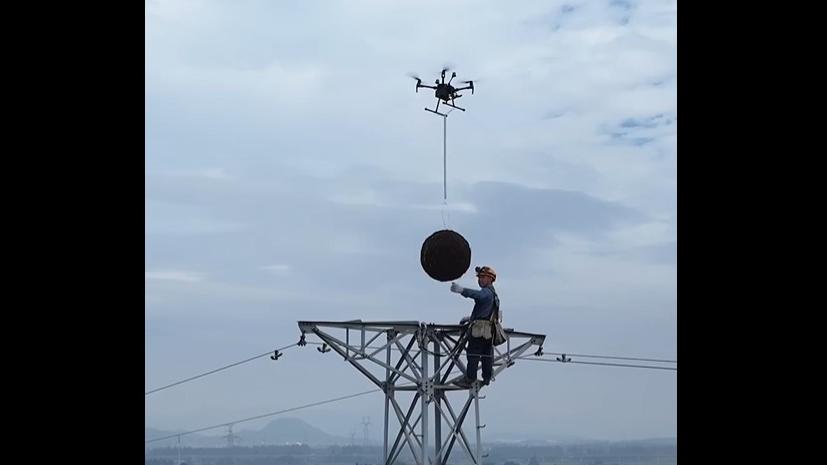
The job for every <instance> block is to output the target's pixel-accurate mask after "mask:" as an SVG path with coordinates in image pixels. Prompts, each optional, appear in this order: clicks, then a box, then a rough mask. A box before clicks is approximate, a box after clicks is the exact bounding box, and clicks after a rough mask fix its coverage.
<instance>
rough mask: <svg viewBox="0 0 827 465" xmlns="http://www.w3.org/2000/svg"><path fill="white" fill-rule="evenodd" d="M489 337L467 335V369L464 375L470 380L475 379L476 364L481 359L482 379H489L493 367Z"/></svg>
mask: <svg viewBox="0 0 827 465" xmlns="http://www.w3.org/2000/svg"><path fill="white" fill-rule="evenodd" d="M491 342H492V340H491V339H485V338H481V337H470V336H469V337H468V349H467V350H466V355H467V357H468V367H467V368H468V369H467V370H466V372H465V376H467V377H468V379H470V380H474V379H477V364H478V363H479V362H480V361H482V380H483V381H490V380H491V372H492V371H493V367H494V357H493V355H494V345H493V344H492V343H491Z"/></svg>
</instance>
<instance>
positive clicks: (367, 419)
mask: <svg viewBox="0 0 827 465" xmlns="http://www.w3.org/2000/svg"><path fill="white" fill-rule="evenodd" d="M369 427H370V417H362V432H363V434H364V438H363V440H362V441H363V444H362V445H363V446H365V447H367V446H368V445H369V444H370V439H369V438H370V437H369V436H368V428H369Z"/></svg>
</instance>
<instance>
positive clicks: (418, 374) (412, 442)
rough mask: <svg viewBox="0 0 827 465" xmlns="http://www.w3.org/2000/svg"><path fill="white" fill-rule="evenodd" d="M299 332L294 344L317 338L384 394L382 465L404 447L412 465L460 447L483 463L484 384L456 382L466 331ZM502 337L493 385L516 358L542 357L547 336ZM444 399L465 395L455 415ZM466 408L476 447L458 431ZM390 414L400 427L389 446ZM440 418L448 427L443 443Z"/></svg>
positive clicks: (389, 324) (348, 327)
mask: <svg viewBox="0 0 827 465" xmlns="http://www.w3.org/2000/svg"><path fill="white" fill-rule="evenodd" d="M299 329H300V330H301V332H302V336H301V340H300V342H299V345H304V344H305V343H306V340H305V334H314V335H316V336H317V337H318V338H319V339H320V340H321V342H322V346H321V347H318V348H317V349H318V350H319V352H322V353H327V352H330V351H331V350H333V351H335V352H336V353H337V354H339V355H340V356H342V357H343V359H344V360H345V361H347V362H349V363H350V364H351V365H353V367H354V368H356V369H357V370H358V371H359V372H360V373H362V374H363V375H364V376H365V377H367V378H368V379H369V380H370V381H371V382H373V383H374V384H375V385H376V386H377V387H379V388H380V389H382V391H383V392H384V394H385V418H384V444H383V457H384V459H383V460H384V463H385V465H391V464H393V463H395V462H396V460H397V459H398V458H399V456H400V454H401V453H402V451H403V450H404V448H405V446H407V448H408V450H410V452H411V455H412V457H413V460H414V463H416V464H417V465H437V464H438V465H446V464H447V462H448V457H449V456H450V454H451V451H452V450H453V448H454V445H455V444H456V443H457V442H458V443H459V444H460V446H461V448H462V450H464V451H465V453H466V454H467V455H468V458H469V459H470V460H471V463H473V464H475V465H479V464H481V463H482V456H481V440H480V430H481V429H482V428H484V427H485V425H481V424H480V412H479V400H480V399H483V398H484V397H481V396H480V390H481V389H482V388H483V386H482V385H481V383H480V382H479V381H478V382H476V383H474V384H473V385H472V386H471V387H470V388H464V387H460V386H457V385H455V384H453V382H454V381H456V380H458V379H459V378H461V377H462V376H464V373H465V362H464V361H463V357H462V355H463V351H464V349H465V345H466V343H467V329H468V327H467V326H466V325H458V324H450V325H442V324H434V323H424V322H419V321H362V320H351V321H299ZM505 333H506V336H507V338H506V342H505V343H504V344H502V345H500V346H498V347H494V355H493V358H494V361H493V365H494V370H493V376H492V378H491V382H492V383H493V382H494V381H495V380H496V377H497V376H498V375H500V374H501V373H502V372H503V371H504V370H506V369H507V368H510V367H511V366H513V365H514V363H515V359H516V358H517V357H520V356H521V355H522V354H524V353H526V352H529V351H531V349H532V348H534V347H535V346H536V350H535V351H532V353H536V354H540V353H542V345H543V343H544V342H545V338H546V336H545V335H544V334H535V333H527V332H520V331H515V330H513V329H505ZM383 336H384V337H383ZM405 381H407V382H405ZM465 391H467V394H466V392H465ZM449 393H452V395H458V396H467V397H466V398H465V399H464V400H462V401H461V403H462V407H461V408H460V409H454V407H453V406H452V405H451V402H450V398H449V396H448V394H449ZM403 397H407V399H405V398H403ZM406 400H409V401H410V404H409V406H408V408H407V411H406V412H405V411H403V409H402V405H404V402H405V401H406ZM430 404H433V406H434V409H433V419H431V418H430V416H429V408H428V406H429V405H430ZM471 404H474V416H475V419H476V421H475V432H476V444H475V445H474V448H473V449H472V446H471V443H470V441H469V440H468V437H467V436H466V434H465V432H464V431H463V429H462V425H463V423H464V421H465V419H466V417H467V415H468V412H469V410H470V408H471ZM417 406H418V407H419V408H417ZM414 411H418V413H417V415H416V417H413V413H414ZM391 415H393V416H394V417H395V418H396V420H397V422H398V423H399V431H398V432H397V433H396V434H395V439H394V440H393V443H392V444H391V443H390V436H389V432H390V430H389V418H390V416H391ZM443 420H444V421H445V424H446V426H447V431H446V434H445V436H444V437H443V434H442V422H443ZM417 426H418V427H419V430H420V432H419V433H417V432H416V429H417ZM432 426H433V430H431V427H432ZM431 437H433V441H434V442H433V444H431V442H430V441H431ZM389 446H390V447H389Z"/></svg>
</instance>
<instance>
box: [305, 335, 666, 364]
mask: <svg viewBox="0 0 827 465" xmlns="http://www.w3.org/2000/svg"><path fill="white" fill-rule="evenodd" d="M307 343H308V344H313V345H317V346H321V345H327V344H326V343H322V342H310V341H308V342H307ZM380 348H382V347H376V346H365V349H374V350H375V349H380ZM382 349H383V348H382ZM391 350H393V351H400V349H399V348H397V347H393V346H392V347H391ZM423 350H424V351H425V352H427V353H429V354H431V355H436V354H435V353H434V352H431V351H429V350H428V349H423ZM544 353H546V354H548V355H565V356H571V357H586V358H598V359H607V360H635V361H640V362H660V363H678V361H677V360H665V359H659V358H639V357H621V356H618V355H586V354H572V353H569V352H544ZM439 355H440V356H442V357H445V356H448V355H450V353H442V354H439ZM478 356H479V357H497V355H485V354H482V355H478ZM525 360H536V359H525ZM548 361H556V360H548ZM572 363H574V362H572ZM577 363H589V362H577ZM593 364H596V365H597V364H598V363H593ZM618 366H621V365H619V364H618Z"/></svg>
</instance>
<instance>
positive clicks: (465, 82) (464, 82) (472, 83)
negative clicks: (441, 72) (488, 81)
mask: <svg viewBox="0 0 827 465" xmlns="http://www.w3.org/2000/svg"><path fill="white" fill-rule="evenodd" d="M460 82H462V83H463V84H468V85H469V86H470V87H471V95H474V81H460Z"/></svg>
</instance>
